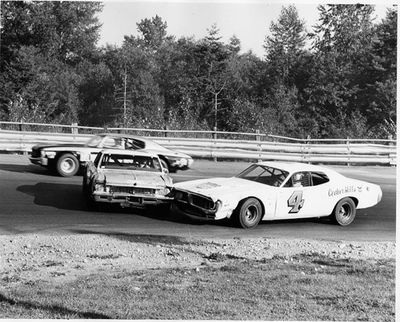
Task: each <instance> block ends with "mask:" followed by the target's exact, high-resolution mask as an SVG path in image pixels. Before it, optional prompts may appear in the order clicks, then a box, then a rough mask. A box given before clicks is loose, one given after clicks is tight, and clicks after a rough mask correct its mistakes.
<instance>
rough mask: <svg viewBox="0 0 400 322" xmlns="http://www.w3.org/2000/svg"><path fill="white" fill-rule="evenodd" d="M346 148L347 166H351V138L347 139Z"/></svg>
mask: <svg viewBox="0 0 400 322" xmlns="http://www.w3.org/2000/svg"><path fill="white" fill-rule="evenodd" d="M346 146H347V166H350V158H351V156H350V154H351V151H350V141H349V137H347V138H346Z"/></svg>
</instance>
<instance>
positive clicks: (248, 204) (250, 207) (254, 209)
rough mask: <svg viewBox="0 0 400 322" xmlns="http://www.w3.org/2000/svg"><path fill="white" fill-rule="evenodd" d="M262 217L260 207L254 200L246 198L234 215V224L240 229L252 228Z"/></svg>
mask: <svg viewBox="0 0 400 322" xmlns="http://www.w3.org/2000/svg"><path fill="white" fill-rule="evenodd" d="M261 217H262V207H261V204H260V202H259V201H258V200H257V199H255V198H248V199H246V200H244V201H242V202H241V203H240V204H239V206H238V208H237V209H236V213H235V215H234V220H235V223H236V224H237V225H238V226H239V227H242V228H254V227H256V226H257V225H258V223H259V222H260V220H261Z"/></svg>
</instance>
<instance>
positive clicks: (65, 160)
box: [56, 153, 79, 177]
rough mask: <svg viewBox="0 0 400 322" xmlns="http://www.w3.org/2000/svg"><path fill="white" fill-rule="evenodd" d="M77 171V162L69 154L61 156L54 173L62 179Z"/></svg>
mask: <svg viewBox="0 0 400 322" xmlns="http://www.w3.org/2000/svg"><path fill="white" fill-rule="evenodd" d="M78 170H79V161H78V159H77V158H76V157H75V156H74V155H73V154H71V153H65V154H63V155H61V156H60V157H59V158H58V160H57V163H56V171H57V173H58V174H59V175H60V176H62V177H72V176H74V175H75V174H76V173H77V172H78Z"/></svg>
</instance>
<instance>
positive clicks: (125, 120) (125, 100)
mask: <svg viewBox="0 0 400 322" xmlns="http://www.w3.org/2000/svg"><path fill="white" fill-rule="evenodd" d="M124 72H125V76H124V128H126V63H125V69H124Z"/></svg>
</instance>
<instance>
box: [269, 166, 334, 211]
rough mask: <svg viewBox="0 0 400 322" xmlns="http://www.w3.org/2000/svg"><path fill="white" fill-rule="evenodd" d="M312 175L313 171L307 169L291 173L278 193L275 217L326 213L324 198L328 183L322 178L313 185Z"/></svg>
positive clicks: (325, 197) (313, 175) (313, 174)
mask: <svg viewBox="0 0 400 322" xmlns="http://www.w3.org/2000/svg"><path fill="white" fill-rule="evenodd" d="M314 177H315V173H311V172H308V171H300V172H296V173H293V175H292V176H291V177H290V178H289V179H288V181H287V182H286V184H285V185H284V186H283V187H282V188H281V189H280V192H279V193H278V198H277V204H276V212H275V219H291V218H307V217H319V216H323V215H326V212H327V210H326V209H325V208H324V200H325V201H326V199H327V193H328V191H327V190H328V185H327V184H325V182H322V181H323V180H322V181H321V183H318V184H317V185H313V181H314V180H313V179H314ZM326 182H327V181H326Z"/></svg>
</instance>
